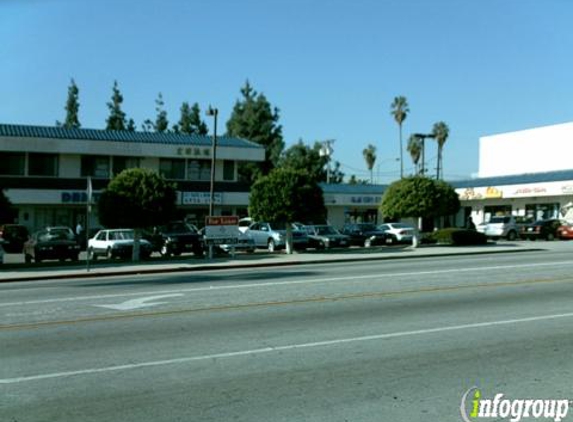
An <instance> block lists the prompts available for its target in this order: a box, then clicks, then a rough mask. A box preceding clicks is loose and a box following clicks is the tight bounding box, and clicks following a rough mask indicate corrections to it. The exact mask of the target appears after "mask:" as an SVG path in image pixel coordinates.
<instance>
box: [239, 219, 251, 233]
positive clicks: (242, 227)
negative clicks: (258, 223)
mask: <svg viewBox="0 0 573 422" xmlns="http://www.w3.org/2000/svg"><path fill="white" fill-rule="evenodd" d="M253 223H254V221H253V219H252V218H250V217H245V218H241V219H239V231H240V232H241V233H245V232H246V231H247V230H249V227H251V224H253Z"/></svg>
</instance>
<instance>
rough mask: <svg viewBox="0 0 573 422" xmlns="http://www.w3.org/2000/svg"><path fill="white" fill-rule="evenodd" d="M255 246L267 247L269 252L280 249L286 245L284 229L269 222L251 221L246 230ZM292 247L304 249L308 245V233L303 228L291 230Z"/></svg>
mask: <svg viewBox="0 0 573 422" xmlns="http://www.w3.org/2000/svg"><path fill="white" fill-rule="evenodd" d="M247 233H249V234H250V235H251V236H252V237H253V239H254V241H255V246H256V247H257V248H267V249H268V250H269V252H274V251H275V250H277V249H282V248H284V247H285V246H286V230H285V229H284V228H283V227H278V226H276V225H274V224H270V223H253V224H251V225H250V227H249V230H248V231H247ZM292 240H293V247H294V248H295V249H306V248H307V247H308V235H307V234H306V232H305V231H303V230H297V229H296V228H295V227H293V230H292Z"/></svg>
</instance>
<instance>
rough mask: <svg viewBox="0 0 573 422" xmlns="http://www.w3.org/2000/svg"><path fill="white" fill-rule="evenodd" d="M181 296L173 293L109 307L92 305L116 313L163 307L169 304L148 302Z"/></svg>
mask: <svg viewBox="0 0 573 422" xmlns="http://www.w3.org/2000/svg"><path fill="white" fill-rule="evenodd" d="M177 296H183V293H174V294H170V295H159V296H147V297H140V298H139V299H131V300H126V301H125V302H122V303H115V304H110V305H93V306H98V307H101V308H108V309H115V310H116V311H129V310H132V309H140V308H147V307H149V306H156V305H163V304H165V303H169V302H149V301H150V300H157V299H164V298H167V297H177Z"/></svg>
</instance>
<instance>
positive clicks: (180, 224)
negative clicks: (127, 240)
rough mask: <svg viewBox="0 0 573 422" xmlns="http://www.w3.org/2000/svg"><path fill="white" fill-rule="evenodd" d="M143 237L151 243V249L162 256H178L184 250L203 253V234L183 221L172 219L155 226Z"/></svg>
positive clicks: (198, 253)
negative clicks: (162, 224)
mask: <svg viewBox="0 0 573 422" xmlns="http://www.w3.org/2000/svg"><path fill="white" fill-rule="evenodd" d="M144 237H145V238H146V240H148V241H149V242H150V243H151V244H152V245H153V250H154V251H157V252H159V253H160V254H161V255H162V256H170V255H176V256H179V255H181V254H182V253H184V252H193V253H194V254H195V255H197V256H202V255H203V240H202V239H203V236H201V235H200V234H199V233H198V232H197V231H196V230H195V229H194V228H193V227H192V226H190V225H189V224H187V223H185V222H184V221H173V222H170V223H168V224H165V225H164V226H160V227H157V228H156V229H155V230H154V231H153V232H152V233H149V234H147V235H145V236H144Z"/></svg>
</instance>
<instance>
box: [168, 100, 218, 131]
mask: <svg viewBox="0 0 573 422" xmlns="http://www.w3.org/2000/svg"><path fill="white" fill-rule="evenodd" d="M179 110H180V112H181V116H180V118H179V122H178V123H177V124H176V125H174V126H173V131H174V132H175V133H185V134H188V135H191V134H197V135H207V133H209V129H208V127H207V124H206V123H205V121H204V120H203V119H201V109H200V108H199V104H197V103H195V104H193V106H192V107H191V106H189V103H188V102H184V103H183V104H181V108H180V109H179Z"/></svg>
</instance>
